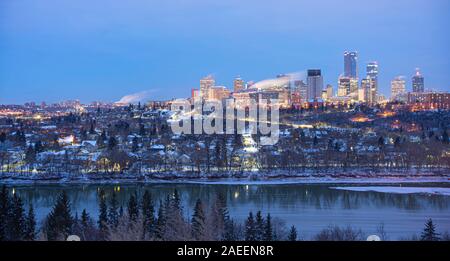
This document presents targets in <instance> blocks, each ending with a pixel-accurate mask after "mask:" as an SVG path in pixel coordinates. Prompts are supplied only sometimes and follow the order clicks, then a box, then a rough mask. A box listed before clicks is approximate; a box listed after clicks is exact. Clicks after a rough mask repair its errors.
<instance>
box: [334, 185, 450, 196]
mask: <svg viewBox="0 0 450 261" xmlns="http://www.w3.org/2000/svg"><path fill="white" fill-rule="evenodd" d="M331 189H337V190H348V191H358V192H366V191H373V192H380V193H394V194H429V195H443V196H450V188H418V187H331Z"/></svg>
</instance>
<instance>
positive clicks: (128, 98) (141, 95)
mask: <svg viewBox="0 0 450 261" xmlns="http://www.w3.org/2000/svg"><path fill="white" fill-rule="evenodd" d="M156 91H157V90H147V91H142V92H137V93H132V94H128V95H125V96H123V97H122V98H121V99H120V100H119V101H117V102H116V103H124V104H128V103H138V102H145V101H148V100H149V99H150V98H151V96H152V94H153V93H155V92H156Z"/></svg>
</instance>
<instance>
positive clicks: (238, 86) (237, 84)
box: [233, 76, 244, 92]
mask: <svg viewBox="0 0 450 261" xmlns="http://www.w3.org/2000/svg"><path fill="white" fill-rule="evenodd" d="M242 90H244V81H243V80H242V79H241V77H239V76H238V77H236V78H235V79H234V82H233V91H234V92H240V91H242Z"/></svg>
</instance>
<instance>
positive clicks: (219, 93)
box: [207, 86, 230, 101]
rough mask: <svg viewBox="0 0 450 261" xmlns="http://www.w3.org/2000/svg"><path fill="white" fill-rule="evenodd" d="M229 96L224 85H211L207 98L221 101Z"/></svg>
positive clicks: (228, 91)
mask: <svg viewBox="0 0 450 261" xmlns="http://www.w3.org/2000/svg"><path fill="white" fill-rule="evenodd" d="M228 97H230V90H228V89H227V87H225V86H213V87H211V88H210V89H209V90H208V98H207V100H218V101H221V100H223V99H226V98H228Z"/></svg>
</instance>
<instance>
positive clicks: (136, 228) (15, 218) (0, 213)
mask: <svg viewBox="0 0 450 261" xmlns="http://www.w3.org/2000/svg"><path fill="white" fill-rule="evenodd" d="M11 194H12V195H11ZM98 197H99V214H98V218H97V219H94V218H92V217H91V215H90V214H89V213H88V212H87V211H86V209H84V210H83V211H82V212H81V215H80V216H79V215H78V213H75V214H73V213H72V211H71V203H70V200H69V199H68V197H67V194H66V193H65V192H62V193H61V194H60V195H59V196H58V198H57V200H56V203H55V205H54V206H53V208H52V210H51V212H50V213H49V214H48V215H47V217H46V218H45V219H44V221H43V224H42V226H40V227H39V228H37V225H36V218H35V214H34V209H33V206H32V205H31V204H30V205H29V206H28V210H27V211H26V210H25V208H24V205H23V203H22V200H21V199H20V197H18V196H17V194H16V193H10V191H9V190H8V189H7V188H6V187H5V186H4V187H3V188H2V191H1V194H0V241H34V240H48V241H61V240H66V239H67V237H68V236H69V235H77V236H79V237H80V239H81V240H83V241H105V240H112V241H117V240H120V241H139V240H152V241H191V240H192V241H195V240H199V241H285V240H289V241H296V240H299V237H298V232H297V228H296V227H295V226H291V227H290V229H288V228H287V227H286V226H285V224H284V222H282V221H281V220H280V219H277V218H272V217H271V215H270V214H267V215H266V216H263V214H262V212H261V211H258V212H256V214H254V213H253V212H250V213H249V215H248V217H247V219H246V220H245V221H244V222H243V223H242V222H238V221H236V220H234V219H233V218H231V217H230V215H229V212H228V208H227V202H226V200H225V197H224V196H223V195H221V194H218V195H217V196H216V198H215V199H214V200H213V201H212V203H211V204H210V205H209V206H207V205H206V204H205V203H204V202H202V201H201V200H197V202H196V204H195V207H194V209H193V212H192V215H190V216H189V217H186V216H185V215H184V209H183V206H182V204H181V198H180V195H179V193H178V191H177V190H174V192H173V193H172V194H170V195H167V197H166V198H165V199H164V200H159V201H158V202H157V203H156V202H154V200H153V198H152V195H151V193H149V192H148V191H145V192H144V194H143V195H142V197H138V196H137V194H134V195H131V196H130V198H129V200H128V202H127V204H126V206H125V208H124V207H123V206H119V203H118V200H117V196H116V194H115V193H113V194H112V195H110V197H109V200H107V198H106V195H105V192H104V191H102V190H100V191H99V193H98ZM380 234H381V235H382V240H387V236H386V234H385V232H384V229H383V231H380ZM312 239H313V240H319V241H358V240H366V238H365V236H364V233H363V232H362V231H361V230H356V229H353V228H352V227H346V228H340V227H337V226H330V227H328V228H325V229H323V230H322V231H320V232H319V233H318V234H317V235H315V236H314V237H313V238H312ZM405 240H424V241H438V240H449V236H448V234H447V233H446V234H444V235H440V234H438V233H437V232H436V227H435V225H434V223H433V221H432V220H431V219H430V220H428V221H427V223H426V224H425V228H424V230H423V232H422V234H421V236H420V237H412V238H410V239H405Z"/></svg>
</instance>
